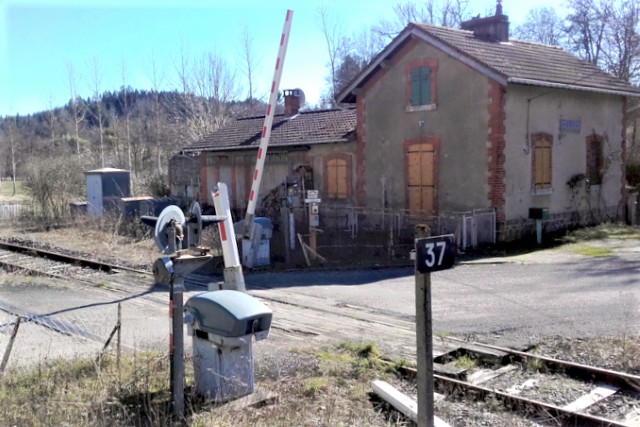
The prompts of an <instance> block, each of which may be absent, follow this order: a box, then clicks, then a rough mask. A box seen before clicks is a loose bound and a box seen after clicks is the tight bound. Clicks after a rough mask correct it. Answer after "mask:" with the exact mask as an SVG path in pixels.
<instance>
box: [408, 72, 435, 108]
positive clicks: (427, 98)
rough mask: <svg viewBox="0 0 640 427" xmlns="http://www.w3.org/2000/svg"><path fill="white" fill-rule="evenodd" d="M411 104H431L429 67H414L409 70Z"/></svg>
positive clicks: (413, 105)
mask: <svg viewBox="0 0 640 427" xmlns="http://www.w3.org/2000/svg"><path fill="white" fill-rule="evenodd" d="M410 78H411V101H410V102H411V106H412V107H415V106H418V105H429V104H431V68H429V67H426V66H425V67H415V68H413V69H412V70H411V73H410Z"/></svg>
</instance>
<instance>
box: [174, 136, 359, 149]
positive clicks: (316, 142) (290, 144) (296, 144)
mask: <svg viewBox="0 0 640 427" xmlns="http://www.w3.org/2000/svg"><path fill="white" fill-rule="evenodd" d="M352 140H353V139H352V138H351V139H350V138H339V139H318V140H313V141H304V142H285V143H282V144H273V145H270V146H269V148H271V149H275V148H280V147H304V146H308V145H319V144H337V143H346V142H351V141H352ZM258 148H259V145H244V146H243V145H228V146H224V147H199V148H185V149H184V150H183V152H185V153H195V152H214V151H215V152H218V151H244V150H252V149H258Z"/></svg>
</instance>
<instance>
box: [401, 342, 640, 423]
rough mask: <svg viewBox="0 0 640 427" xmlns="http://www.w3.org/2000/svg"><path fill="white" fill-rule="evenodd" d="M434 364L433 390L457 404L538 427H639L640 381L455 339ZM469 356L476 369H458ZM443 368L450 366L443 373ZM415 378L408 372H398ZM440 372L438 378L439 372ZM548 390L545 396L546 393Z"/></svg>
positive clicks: (605, 371)
mask: <svg viewBox="0 0 640 427" xmlns="http://www.w3.org/2000/svg"><path fill="white" fill-rule="evenodd" d="M447 340H448V341H451V342H459V343H460V347H459V348H458V349H456V350H452V351H451V352H449V353H445V354H440V355H438V356H437V357H436V358H435V360H434V365H435V371H436V374H434V386H435V389H436V391H437V392H438V393H440V394H442V395H444V396H447V397H448V398H450V399H456V400H476V401H478V400H480V401H486V400H493V401H499V402H501V403H502V404H503V406H504V407H505V408H507V409H510V410H512V411H514V412H516V413H520V414H525V415H527V416H528V417H529V418H532V419H535V421H536V422H539V423H540V424H541V425H549V426H552V425H553V426H556V425H560V426H580V427H583V426H585V427H591V426H594V427H595V426H597V427H638V426H640V376H638V375H631V374H628V373H624V372H618V371H614V370H609V369H603V368H599V367H594V366H589V365H584V364H579V363H574V362H569V361H565V360H559V359H555V358H551V357H546V356H543V355H537V354H533V353H529V352H522V351H517V350H513V349H508V348H502V347H497V346H492V345H487V344H482V343H467V342H464V341H462V340H457V339H455V338H447ZM461 357H467V358H469V359H470V360H473V361H474V362H475V366H474V367H472V368H471V367H470V368H467V369H464V368H456V367H455V365H456V364H455V363H454V361H456V360H459V358H461ZM442 365H444V366H445V367H446V366H449V368H448V369H442V367H441V366H442ZM401 370H402V371H404V373H406V374H408V375H409V376H410V377H412V378H414V379H415V378H416V371H415V369H412V368H401ZM438 372H439V373H438ZM545 391H546V392H545Z"/></svg>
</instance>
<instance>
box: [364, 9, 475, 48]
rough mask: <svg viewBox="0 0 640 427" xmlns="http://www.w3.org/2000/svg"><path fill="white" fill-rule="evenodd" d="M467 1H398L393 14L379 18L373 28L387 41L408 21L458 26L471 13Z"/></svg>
mask: <svg viewBox="0 0 640 427" xmlns="http://www.w3.org/2000/svg"><path fill="white" fill-rule="evenodd" d="M469 3H470V2H469V0H426V1H425V2H424V3H423V4H422V5H421V6H420V5H418V4H416V3H415V2H414V1H405V2H398V3H396V4H395V5H394V6H393V13H394V15H395V16H394V17H393V18H392V19H383V20H381V21H380V22H379V23H378V24H377V25H376V26H374V27H373V30H374V31H375V32H376V33H378V34H380V35H381V36H383V37H385V38H386V39H387V41H388V40H389V39H392V38H394V37H395V36H397V35H398V34H399V33H400V31H402V29H403V28H404V27H406V26H407V24H409V23H410V22H415V23H421V24H429V25H439V26H442V27H459V26H460V23H461V22H462V21H464V20H466V19H468V18H469V17H470V15H471V14H470V11H469Z"/></svg>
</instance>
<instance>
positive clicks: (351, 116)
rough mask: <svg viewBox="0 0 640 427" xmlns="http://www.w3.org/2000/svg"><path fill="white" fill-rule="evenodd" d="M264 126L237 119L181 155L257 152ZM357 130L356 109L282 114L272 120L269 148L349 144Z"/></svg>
mask: <svg viewBox="0 0 640 427" xmlns="http://www.w3.org/2000/svg"><path fill="white" fill-rule="evenodd" d="M263 125H264V116H258V117H248V118H240V119H236V120H235V121H234V122H232V123H231V124H230V125H228V126H225V127H223V128H221V129H219V130H217V131H215V132H213V133H211V134H209V135H207V136H206V137H204V138H203V139H201V140H200V141H197V142H196V143H194V144H192V145H189V146H187V147H185V148H183V150H182V151H183V152H194V151H224V150H237V149H243V148H255V147H257V146H258V145H260V136H261V134H262V126H263ZM355 128H356V111H355V109H354V108H347V109H336V110H318V111H305V112H301V113H299V114H297V115H295V116H292V117H289V118H285V117H284V115H282V114H279V115H276V116H275V117H274V118H273V125H272V127H271V137H270V138H269V147H277V146H291V145H313V144H327V143H336V142H347V141H350V140H352V139H353V138H354V137H353V133H354V131H355Z"/></svg>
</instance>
